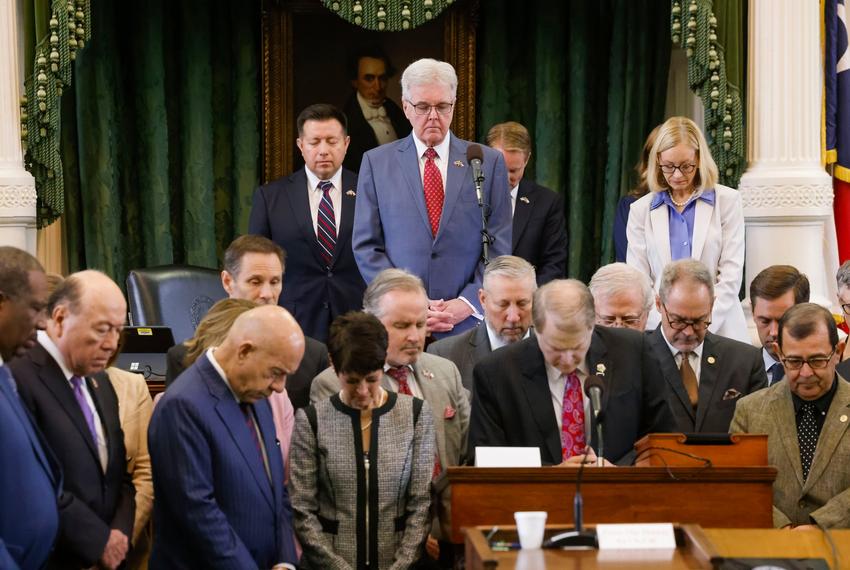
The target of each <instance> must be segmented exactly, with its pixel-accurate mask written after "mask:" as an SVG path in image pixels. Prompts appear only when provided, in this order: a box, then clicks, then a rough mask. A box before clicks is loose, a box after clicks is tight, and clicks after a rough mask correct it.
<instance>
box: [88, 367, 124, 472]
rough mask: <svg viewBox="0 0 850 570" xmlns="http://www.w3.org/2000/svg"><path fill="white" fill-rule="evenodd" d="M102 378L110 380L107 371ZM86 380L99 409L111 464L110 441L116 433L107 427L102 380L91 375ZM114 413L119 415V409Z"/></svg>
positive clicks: (107, 456)
mask: <svg viewBox="0 0 850 570" xmlns="http://www.w3.org/2000/svg"><path fill="white" fill-rule="evenodd" d="M102 380H103V381H105V382H108V381H109V380H108V378H107V376H106V373H105V372H104V373H103V378H102ZM85 382H86V386H87V387H88V389H89V394H91V399H92V402H94V407H95V409H96V410H97V417H98V418H100V427H101V429H103V437H104V439H106V442H105V443H106V461H107V465H108V464H109V458H110V457H111V456H112V450H111V449H110V443H111V442H112V441H113V436H114V434H112V433H109V430H108V429H107V427H106V426H107V422H106V421H105V420H104V418H105V417H106V416H105V415H104V412H103V402H102V401H101V400H102V399H103V398H102V397H101V392H100V390H101V388H100V382H98V381H97V380H96V379H94V378H92V377H90V376H86V377H85ZM114 413H115V415H116V416H117V415H118V410H114ZM95 421H97V419H95ZM98 459H100V455H99V454H98Z"/></svg>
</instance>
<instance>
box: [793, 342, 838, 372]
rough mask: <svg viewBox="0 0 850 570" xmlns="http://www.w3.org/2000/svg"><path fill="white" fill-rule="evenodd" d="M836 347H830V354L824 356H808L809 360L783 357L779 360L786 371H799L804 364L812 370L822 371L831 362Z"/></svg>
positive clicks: (797, 357)
mask: <svg viewBox="0 0 850 570" xmlns="http://www.w3.org/2000/svg"><path fill="white" fill-rule="evenodd" d="M835 349H836V347H832V352H830V353H829V354H828V355H826V356H810V357H809V358H800V357H799V356H784V355H782V357H781V358H780V360H782V364H783V365H785V369H786V370H800V369H801V368H802V367H803V365H804V364H808V365H809V368H811V369H812V370H823V369H824V368H826V367H827V366H828V365H829V361H830V360H832V355H833V354H835Z"/></svg>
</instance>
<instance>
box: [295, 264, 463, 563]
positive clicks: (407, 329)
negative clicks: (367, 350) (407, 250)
mask: <svg viewBox="0 0 850 570" xmlns="http://www.w3.org/2000/svg"><path fill="white" fill-rule="evenodd" d="M363 309H364V310H365V311H366V312H367V313H371V314H373V315H375V316H376V317H378V320H380V321H381V323H383V325H384V326H385V327H386V329H387V334H388V345H387V362H386V364H385V365H384V375H383V377H382V378H381V385H382V386H383V387H384V389H386V390H390V391H393V392H399V393H401V394H410V395H413V396H416V397H417V398H421V399H423V400H425V401H426V402H428V403H429V404H430V405H431V410H432V411H433V414H434V427H435V431H436V433H437V461H435V465H434V481H433V485H434V492H435V493H436V495H437V497H438V498H439V500H438V501H437V502H436V506H437V513H438V520H435V521H434V522H435V524H434V527H433V530H432V535H433V536H430V537H429V538H428V544H427V548H428V553H429V554H431V555H432V556H434V557H435V558H436V557H437V555H439V552H440V550H442V551H443V553H444V555H445V553H446V551H447V550H448V548H447V544H443V545H442V546H443V548H441V549H440V548H438V546H437V544H438V543H437V539H439V540H440V542H441V543H442V541H447V540H448V539H449V536H450V534H451V522H450V518H449V517H450V514H449V508H450V505H451V499H450V495H449V492H448V491H449V490H448V480H447V479H446V468H447V467H451V466H455V465H463V463H464V459H465V456H466V436H467V431H468V430H469V396H468V394H467V391H466V389H465V388H464V387H463V384H462V383H461V380H460V373H459V372H458V369H457V367H456V366H455V365H454V364H452V363H451V361H449V360H446V359H445V358H441V357H439V356H434V355H432V354H427V353H425V352H423V349H424V348H425V334H426V326H425V324H426V321H427V319H428V296H427V294H426V293H425V287H424V286H423V285H422V281H421V280H420V279H419V278H418V277H416V276H415V275H413V274H411V273H408V272H407V271H404V270H402V269H385V270H383V271H381V272H380V273H378V274H377V276H376V277H375V279H373V280H372V283H370V284H369V286H368V287H367V288H366V293H365V294H364V295H363ZM338 391H339V380H338V379H337V377H336V374H335V373H334V371H333V368H328V369H326V370H325V371H324V372H322V373H321V374H319V375H318V376H316V378H315V379H314V380H313V384H312V387H311V389H310V401H311V402H312V403H316V402H319V401H321V400H323V399H325V398H328V397H330V396H331V395H333V394H335V393H337V392H338Z"/></svg>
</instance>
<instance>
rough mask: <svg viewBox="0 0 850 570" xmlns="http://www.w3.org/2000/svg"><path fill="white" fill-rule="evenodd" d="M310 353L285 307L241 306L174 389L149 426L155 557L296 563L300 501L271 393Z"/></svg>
mask: <svg viewBox="0 0 850 570" xmlns="http://www.w3.org/2000/svg"><path fill="white" fill-rule="evenodd" d="M303 355H304V335H303V334H302V333H301V329H300V328H299V327H298V324H297V323H296V322H295V320H294V319H293V318H292V316H291V315H290V314H289V313H287V312H286V311H285V310H284V309H282V308H280V307H277V306H274V305H264V306H262V307H257V308H256V309H251V310H250V311H248V312H246V313H243V314H242V315H240V316H239V317H238V318H237V319H236V321H235V322H234V323H233V326H232V327H231V329H230V331H229V332H228V334H227V337H226V338H225V340H224V341H223V342H222V344H221V345H220V346H218V347H214V348H211V349H209V350H208V351H207V353H206V354H205V355H204V356H202V357H201V358H199V359H198V360H197V361H196V362H195V363H194V364H193V365H192V366H191V367H189V368H188V369H187V370H186V371H185V372H184V373H183V374H181V375H180V377H178V378H177V380H175V381H174V384H172V385H171V387H170V388H169V389H168V390H167V391H166V392H165V395H164V396H163V398H162V400H161V401H160V402H159V404H158V405H157V407H156V409H155V410H154V414H153V417H152V418H151V424H150V429H149V432H148V444H149V447H150V455H151V463H152V466H153V483H154V492H155V494H156V501H155V502H154V527H153V528H154V541H153V551H152V552H151V560H150V567H151V568H152V569H156V568H169V569H171V568H187V569H188V568H206V567H216V568H258V567H259V568H275V569H280V568H295V565H296V564H297V562H298V557H297V554H296V551H295V537H294V534H293V530H292V507H291V506H290V504H289V495H288V494H287V492H286V486H285V485H284V483H283V464H282V462H281V461H278V460H277V459H276V458H277V457H279V456H280V451H279V446H280V442H278V441H277V440H276V439H275V436H274V433H275V432H274V424H273V422H272V412H271V408H270V407H269V404H268V402H267V401H266V398H267V397H268V396H269V395H270V394H271V393H272V390H274V391H275V392H282V391H283V388H284V385H285V383H286V376H287V375H288V374H291V373H292V372H294V371H295V370H296V369H297V368H298V364H299V362H300V361H301V357H302V356H303Z"/></svg>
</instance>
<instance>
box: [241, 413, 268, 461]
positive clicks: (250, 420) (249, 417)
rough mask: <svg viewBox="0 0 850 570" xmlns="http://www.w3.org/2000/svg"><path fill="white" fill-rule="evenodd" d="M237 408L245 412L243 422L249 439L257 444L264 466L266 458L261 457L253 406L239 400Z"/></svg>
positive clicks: (261, 452)
mask: <svg viewBox="0 0 850 570" xmlns="http://www.w3.org/2000/svg"><path fill="white" fill-rule="evenodd" d="M239 408H240V409H241V410H242V413H243V414H245V424H246V425H247V426H248V431H249V432H250V433H251V439H253V440H254V445H256V446H257V453H258V454H259V455H260V463H262V464H263V466H265V464H266V460H265V459H264V458H263V446H262V444H261V443H260V438H259V437H258V436H257V428H256V426H255V424H254V406H253V404H249V403H247V402H240V403H239Z"/></svg>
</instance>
